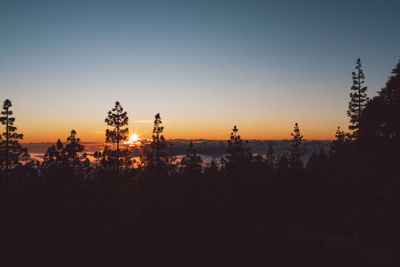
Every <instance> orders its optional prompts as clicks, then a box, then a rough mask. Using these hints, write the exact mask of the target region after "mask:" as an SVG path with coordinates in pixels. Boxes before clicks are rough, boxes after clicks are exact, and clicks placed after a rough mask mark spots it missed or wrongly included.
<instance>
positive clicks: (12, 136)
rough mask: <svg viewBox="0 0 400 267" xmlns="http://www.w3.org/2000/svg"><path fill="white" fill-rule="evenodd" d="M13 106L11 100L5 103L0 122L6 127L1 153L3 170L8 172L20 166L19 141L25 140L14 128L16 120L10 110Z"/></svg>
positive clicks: (0, 145) (0, 148)
mask: <svg viewBox="0 0 400 267" xmlns="http://www.w3.org/2000/svg"><path fill="white" fill-rule="evenodd" d="M11 106H12V104H11V101H10V100H9V99H6V100H5V101H4V103H3V110H2V111H1V116H0V122H1V124H2V125H4V126H5V132H4V133H3V134H2V140H1V143H0V151H1V154H2V156H1V158H2V162H1V168H5V169H6V172H7V173H8V170H9V169H10V168H13V167H15V166H16V165H18V164H19V161H18V157H19V156H20V155H21V153H22V148H21V145H20V144H19V142H18V140H21V139H22V138H23V135H22V134H18V133H17V132H16V131H17V127H15V126H14V122H15V118H14V117H12V114H13V112H12V111H11V110H10V108H11Z"/></svg>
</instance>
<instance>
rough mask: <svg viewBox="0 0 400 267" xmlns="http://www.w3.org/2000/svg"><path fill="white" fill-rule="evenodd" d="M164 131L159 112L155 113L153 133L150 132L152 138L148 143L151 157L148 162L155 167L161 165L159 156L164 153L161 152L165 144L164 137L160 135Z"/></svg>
mask: <svg viewBox="0 0 400 267" xmlns="http://www.w3.org/2000/svg"><path fill="white" fill-rule="evenodd" d="M163 131H164V126H162V120H161V116H160V113H157V114H156V115H155V116H154V126H153V134H152V139H153V141H152V142H151V144H150V148H151V150H152V151H151V152H150V153H151V154H152V156H151V159H150V164H151V165H154V164H155V166H156V167H157V168H160V167H161V158H162V157H163V156H165V155H164V153H163V152H162V150H164V149H165V147H166V145H165V139H164V136H163V135H162V132H163Z"/></svg>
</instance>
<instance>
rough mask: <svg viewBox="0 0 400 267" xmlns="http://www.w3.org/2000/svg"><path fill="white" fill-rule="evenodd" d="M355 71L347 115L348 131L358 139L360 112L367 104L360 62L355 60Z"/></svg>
mask: <svg viewBox="0 0 400 267" xmlns="http://www.w3.org/2000/svg"><path fill="white" fill-rule="evenodd" d="M355 69H356V71H355V72H353V73H352V75H353V77H352V79H353V85H352V86H351V91H352V92H351V93H350V102H349V109H348V111H347V115H348V116H349V117H350V125H349V129H350V130H352V131H353V134H352V137H353V138H356V139H358V138H359V134H360V133H359V130H360V118H361V114H362V111H363V110H364V109H365V106H366V104H367V102H368V97H367V94H366V91H367V87H366V86H364V83H365V76H364V71H363V69H362V66H361V60H360V59H357V62H356V67H355Z"/></svg>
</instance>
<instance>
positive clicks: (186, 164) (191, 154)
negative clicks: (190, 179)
mask: <svg viewBox="0 0 400 267" xmlns="http://www.w3.org/2000/svg"><path fill="white" fill-rule="evenodd" d="M202 162H203V160H202V159H201V157H200V156H199V155H197V152H196V149H195V148H194V147H193V142H190V144H189V148H188V149H187V151H186V155H185V156H184V157H183V158H182V160H181V167H180V172H181V173H183V174H187V175H198V174H200V173H201V164H202Z"/></svg>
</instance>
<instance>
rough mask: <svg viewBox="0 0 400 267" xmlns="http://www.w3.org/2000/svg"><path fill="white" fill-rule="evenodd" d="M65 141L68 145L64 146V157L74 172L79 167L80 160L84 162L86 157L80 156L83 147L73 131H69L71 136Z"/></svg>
mask: <svg viewBox="0 0 400 267" xmlns="http://www.w3.org/2000/svg"><path fill="white" fill-rule="evenodd" d="M67 141H68V142H69V143H68V144H67V145H65V155H66V156H67V160H68V162H69V164H70V166H72V169H73V170H74V172H75V167H76V166H77V165H79V164H80V163H81V161H82V160H86V155H85V154H82V152H83V151H84V145H82V144H80V139H79V138H77V137H76V131H75V130H72V131H71V135H70V136H68V138H67Z"/></svg>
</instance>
